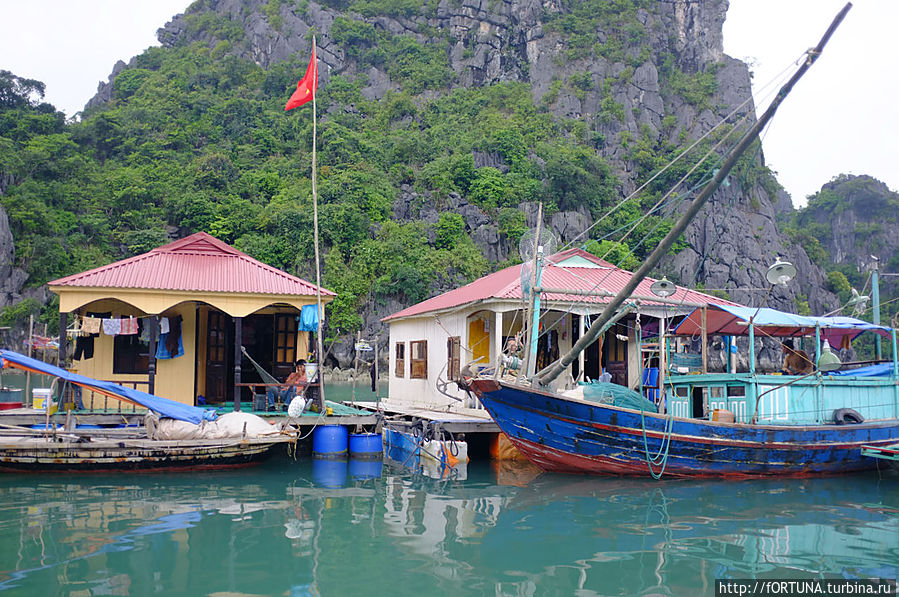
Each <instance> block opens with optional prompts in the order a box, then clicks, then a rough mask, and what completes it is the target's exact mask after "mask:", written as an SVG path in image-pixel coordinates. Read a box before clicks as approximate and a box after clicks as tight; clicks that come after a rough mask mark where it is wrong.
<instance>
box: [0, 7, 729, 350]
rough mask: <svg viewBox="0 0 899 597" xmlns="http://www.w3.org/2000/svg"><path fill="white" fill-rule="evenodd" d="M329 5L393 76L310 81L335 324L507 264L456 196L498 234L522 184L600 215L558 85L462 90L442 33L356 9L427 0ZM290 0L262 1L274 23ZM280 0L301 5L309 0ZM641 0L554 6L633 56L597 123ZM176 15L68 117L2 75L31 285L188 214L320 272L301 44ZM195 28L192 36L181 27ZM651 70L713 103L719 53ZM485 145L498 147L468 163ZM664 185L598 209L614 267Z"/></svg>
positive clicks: (647, 165)
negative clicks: (413, 29)
mask: <svg viewBox="0 0 899 597" xmlns="http://www.w3.org/2000/svg"><path fill="white" fill-rule="evenodd" d="M325 4H326V5H327V6H331V7H332V8H336V9H339V10H345V11H347V12H346V14H347V15H353V16H352V17H351V16H340V17H338V18H336V19H335V20H334V22H333V26H332V27H331V30H330V35H331V38H332V40H333V41H334V43H337V44H338V45H339V46H340V47H343V48H347V50H346V52H347V54H348V59H349V60H351V61H353V63H354V69H353V70H354V72H365V71H366V70H367V69H369V68H370V67H376V68H378V69H381V70H382V71H383V72H386V73H387V74H388V75H389V77H390V79H391V81H393V82H394V83H396V84H398V86H399V90H394V91H388V92H387V94H386V96H385V97H383V98H382V99H380V100H370V99H367V98H366V97H365V96H364V95H363V94H362V87H363V85H364V81H363V79H364V77H363V76H359V77H356V78H352V77H349V76H342V75H340V74H337V75H333V76H331V78H330V80H329V81H328V83H327V84H326V85H323V86H322V87H320V90H319V96H318V110H319V126H318V141H317V142H318V166H319V169H318V183H319V189H318V190H319V202H320V209H321V218H320V223H321V236H322V241H323V250H324V253H325V255H326V257H325V259H324V272H323V275H324V279H323V284H324V285H325V286H326V287H328V288H330V289H332V290H335V291H337V292H338V295H339V298H338V300H336V301H335V302H334V305H333V308H332V310H331V313H330V323H331V327H332V332H334V331H336V330H337V329H338V328H339V329H340V330H341V331H342V332H344V333H346V332H348V331H352V330H355V329H358V328H359V327H360V325H361V324H362V315H361V313H362V312H363V311H364V307H365V305H372V304H374V305H377V304H378V303H379V302H382V301H385V300H387V299H396V300H399V301H400V302H402V303H404V304H410V303H413V302H416V301H420V300H422V299H424V298H426V297H428V296H430V295H431V294H433V292H434V291H435V289H446V288H450V287H454V286H457V285H459V284H463V283H466V282H469V281H471V280H472V279H474V278H476V277H478V276H481V275H483V274H484V273H486V272H488V271H489V270H491V269H493V268H496V267H499V266H500V265H505V263H503V264H499V263H489V262H488V261H487V259H486V258H485V257H484V255H483V254H482V252H481V250H479V249H478V247H476V246H475V244H474V243H473V242H472V240H471V238H470V237H469V235H468V232H470V228H469V227H468V226H469V224H468V223H467V222H466V220H465V218H463V217H462V215H460V214H457V213H454V211H453V207H454V206H455V205H458V204H459V203H460V202H461V203H463V204H464V203H467V204H470V205H474V206H476V207H477V208H479V209H480V210H481V211H482V213H483V215H484V216H485V217H486V218H487V219H488V220H489V222H490V224H492V225H493V226H494V227H495V230H496V231H497V232H498V234H499V236H500V241H499V242H500V244H502V243H506V244H505V246H514V244H515V243H517V241H518V239H519V238H520V237H521V235H522V234H523V233H524V231H525V230H526V228H527V225H526V219H525V215H524V213H523V212H522V211H520V210H519V206H520V205H521V204H522V203H523V202H528V201H540V202H543V203H544V205H545V211H546V213H547V214H550V215H551V214H552V213H554V212H556V211H568V210H580V211H582V212H585V213H587V214H588V215H589V216H590V217H592V218H594V219H595V218H597V217H598V216H599V215H600V214H603V213H604V212H605V211H607V210H608V208H609V207H610V206H612V205H613V204H614V203H615V202H617V201H618V200H619V199H620V196H621V193H620V184H619V181H618V180H616V177H615V176H614V174H613V173H612V171H611V168H610V166H609V164H608V163H607V161H606V160H605V159H604V158H603V157H602V155H601V153H600V152H599V149H600V148H601V147H602V145H603V144H604V143H605V140H604V138H602V135H600V134H598V133H596V132H595V131H591V130H590V127H589V125H586V124H585V123H584V122H583V121H581V120H574V119H565V118H559V117H558V116H554V115H553V114H552V113H551V112H550V111H549V109H548V105H549V104H550V103H551V102H552V101H554V100H553V98H552V90H551V92H550V93H549V94H547V96H545V97H544V98H543V101H541V102H535V101H534V99H533V97H532V95H531V89H530V87H529V86H528V85H527V84H526V83H517V82H505V83H500V84H495V85H489V86H483V87H475V88H465V87H458V86H456V85H455V84H456V82H457V75H456V74H455V72H454V71H453V69H452V68H451V65H450V62H449V59H448V56H449V52H450V40H449V39H448V38H446V37H445V36H444V35H442V34H440V33H439V32H437V33H434V32H431V33H434V34H432V35H422V36H419V37H416V36H414V35H396V34H394V33H391V32H389V31H387V30H385V29H384V28H383V27H375V26H374V25H373V24H371V23H370V22H366V21H365V20H364V17H366V16H372V15H387V16H391V17H398V18H410V17H413V16H415V15H425V16H428V15H432V14H433V13H434V11H435V10H436V3H434V2H428V3H416V2H409V1H407V0H365V1H362V0H355V1H354V0H330V1H328V2H325ZM284 5H285V2H284V1H283V0H270V1H269V2H268V3H267V4H266V5H265V6H264V10H263V12H264V14H265V18H266V19H267V20H268V21H269V23H271V25H272V26H273V27H274V28H275V29H279V27H280V26H281V24H282V20H281V14H282V9H284V8H285V6H284ZM294 5H295V6H296V7H298V8H296V9H295V10H299V11H300V12H302V11H303V10H304V8H303V5H304V3H303V2H298V3H297V2H294V3H291V4H290V6H294ZM651 5H652V2H649V1H648V0H641V2H632V1H630V0H628V1H626V2H625V1H624V0H616V1H615V2H608V1H605V0H604V1H602V2H600V1H593V0H591V1H590V2H585V3H580V4H578V3H574V4H573V5H572V6H571V7H569V9H566V12H565V14H561V13H559V14H558V15H555V16H553V15H548V16H547V22H546V26H547V29H548V30H550V31H557V32H560V33H563V34H564V35H565V39H566V40H567V44H568V54H569V58H578V57H580V56H581V55H584V56H586V55H588V54H590V53H592V55H593V56H601V57H603V58H605V59H608V60H613V61H622V63H623V64H624V65H625V69H624V71H623V72H622V73H621V75H620V76H618V78H617V79H616V80H614V81H613V80H612V79H608V80H606V81H605V82H604V83H603V87H602V92H603V96H604V99H603V100H602V110H601V114H600V117H599V120H600V121H601V120H602V119H603V118H605V119H607V120H608V121H615V122H622V121H623V120H624V117H625V112H624V106H623V105H621V104H620V103H618V102H617V101H615V99H614V98H613V97H612V93H611V85H612V84H613V83H615V84H623V83H626V82H627V80H628V79H629V77H631V76H632V75H633V72H634V68H635V67H636V66H638V65H639V64H641V63H643V62H645V61H646V60H647V59H649V58H650V54H649V49H648V48H647V47H646V46H645V41H646V39H645V38H646V32H645V31H644V30H643V29H642V27H641V26H640V23H639V20H638V19H637V15H638V11H640V10H644V9H650V8H651ZM359 15H361V16H362V17H363V18H362V19H360V18H359ZM185 19H186V21H185V22H186V27H187V35H185V36H183V37H181V38H179V40H178V42H177V43H176V45H175V46H174V47H170V48H150V49H148V50H147V51H146V52H144V53H143V54H141V55H140V56H138V57H136V59H135V61H134V63H133V64H132V65H131V66H129V67H128V68H126V69H124V70H122V71H121V72H120V73H119V74H118V75H117V77H116V79H115V82H114V89H115V92H114V96H113V98H112V100H111V101H110V103H109V104H108V105H106V106H103V107H101V108H95V109H92V110H89V111H87V112H86V113H85V114H84V115H83V117H82V119H81V121H79V122H72V123H66V122H65V121H64V118H63V115H62V114H61V113H59V112H57V111H56V110H55V109H54V108H53V107H52V106H50V105H48V104H45V103H41V102H40V99H41V96H42V91H43V86H42V84H41V83H39V82H37V81H29V80H25V79H21V78H18V77H16V76H15V75H13V74H11V73H6V72H3V73H2V76H0V184H4V183H3V181H7V183H6V184H4V186H3V187H0V202H2V205H3V208H4V209H5V210H6V211H7V213H8V215H9V219H10V226H11V229H12V232H13V236H14V239H15V245H16V256H15V259H16V265H17V266H18V267H21V268H23V269H25V270H26V271H27V272H28V275H29V278H28V285H29V286H32V287H35V286H39V285H42V284H45V283H46V282H47V281H49V280H52V279H54V278H57V277H61V276H64V275H67V274H71V273H74V272H77V271H83V270H86V269H89V268H92V267H96V266H98V265H102V264H105V263H109V262H111V261H114V260H117V259H122V258H125V257H129V256H132V255H135V254H138V253H141V252H144V251H147V250H149V249H151V248H153V247H156V246H159V245H161V244H163V243H165V242H167V241H168V240H169V239H170V238H171V237H173V236H182V235H185V234H188V233H191V232H195V231H200V230H202V231H206V232H209V233H211V234H213V235H214V236H216V237H218V238H220V239H222V240H224V241H226V242H228V243H231V244H233V245H235V246H236V247H238V248H239V249H241V250H243V251H245V252H247V253H248V254H250V255H252V256H254V257H256V258H258V259H260V260H262V261H264V262H266V263H269V264H271V265H273V266H276V267H278V268H281V269H284V270H285V271H288V272H291V273H294V274H297V275H299V276H302V277H304V278H307V279H310V278H313V275H314V271H315V269H314V266H313V263H312V260H313V246H312V238H313V233H312V204H311V180H310V170H311V149H312V146H311V144H312V119H311V109H310V107H308V106H306V107H303V108H300V109H297V110H294V111H292V112H288V113H285V112H284V110H283V106H284V102H285V101H286V99H287V97H288V96H289V95H290V92H291V90H292V89H293V87H294V86H295V85H296V81H297V78H298V77H299V76H300V75H301V74H302V72H304V70H305V67H306V60H308V56H305V57H303V56H296V57H294V59H292V60H290V61H286V62H281V63H278V64H277V65H275V66H273V67H271V68H270V69H268V70H264V69H262V68H261V67H260V66H258V65H257V64H255V63H253V62H250V61H247V60H243V59H240V58H238V57H236V56H235V55H234V54H233V52H231V49H232V47H233V46H234V45H236V44H240V43H243V41H244V40H245V33H244V31H243V29H242V26H241V25H240V24H239V22H238V21H236V20H234V19H232V18H230V17H223V16H221V15H218V14H216V13H215V12H213V11H211V10H208V7H206V5H205V4H204V2H203V1H200V2H197V3H194V5H193V6H192V7H191V8H190V10H189V11H188V14H187V15H186V17H185ZM600 24H601V27H602V31H603V33H602V35H599V34H598V33H597V31H598V27H599V26H600ZM191 36H193V38H194V39H196V38H197V36H201V37H202V38H203V39H205V40H206V41H205V42H203V43H200V42H194V43H191V42H188V41H185V40H187V39H191ZM210 39H211V40H212V41H211V42H210V41H209V40H210ZM422 39H425V40H427V41H421V40H422ZM662 66H663V68H662V71H661V74H662V77H663V84H666V85H668V86H669V87H670V88H671V89H672V90H673V91H674V92H677V93H682V94H683V95H684V96H685V98H686V100H687V101H688V103H692V104H694V105H697V106H700V107H702V106H705V105H706V104H707V100H708V98H709V97H710V96H711V94H712V93H714V91H715V89H714V83H715V79H714V70H710V71H709V72H707V73H699V74H695V75H686V74H684V73H682V72H681V71H680V70H678V69H677V67H676V66H675V65H674V63H673V60H670V59H669V60H667V61H666V62H665V64H664V65H662ZM558 83H559V85H561V84H563V82H562V81H559V82H558ZM568 84H569V85H570V86H571V87H572V88H573V89H576V90H580V91H581V92H583V93H586V92H588V91H591V90H593V88H594V86H595V83H594V82H593V80H592V79H591V76H590V74H589V73H586V72H582V73H580V74H578V75H573V76H572V77H571V78H570V80H569V81H568ZM559 89H560V87H559V86H556V87H555V93H558V90H559ZM669 126H670V123H669ZM650 137H651V136H650V135H649V133H648V132H645V134H643V135H642V136H641V137H640V138H639V139H637V140H635V141H633V142H631V143H630V145H627V141H628V140H627V139H626V138H625V136H624V135H623V134H622V141H623V142H624V143H625V145H627V146H626V147H625V149H626V151H627V152H628V154H629V157H630V159H631V160H632V161H633V163H635V164H636V165H637V168H638V169H639V170H640V172H641V177H643V178H645V177H647V176H648V174H649V173H650V172H651V171H652V170H653V169H655V168H657V167H658V165H659V164H661V163H663V162H664V161H666V160H667V159H668V158H669V157H670V155H671V154H672V152H673V147H672V146H671V145H670V144H660V143H658V142H654V141H652V140H651V138H650ZM477 155H481V156H484V155H486V156H489V158H490V160H489V161H490V162H491V163H492V164H493V165H491V166H480V167H479V166H478V165H477V164H478V163H480V162H476V159H475V156H477ZM675 174H676V173H675V172H674V171H672V174H671V176H674V175H675ZM703 175H704V173H703V172H700V173H698V174H697V176H698V177H702V176H703ZM662 182H669V180H668V179H664V180H660V181H659V183H658V184H656V185H655V186H653V187H651V188H649V189H647V191H646V192H645V193H644V195H643V196H641V197H640V198H638V200H637V201H635V202H633V203H632V204H631V205H630V207H629V208H628V209H627V210H625V211H622V212H621V213H619V214H616V216H615V217H613V218H608V219H606V220H604V221H603V222H602V223H601V224H600V225H599V226H597V227H595V228H594V229H593V230H592V231H591V236H592V238H593V239H595V241H596V242H593V243H592V244H591V248H592V250H595V251H606V250H608V249H613V250H614V254H615V255H618V256H619V257H620V258H621V259H622V260H625V263H624V265H632V264H634V263H638V262H639V260H640V259H641V258H642V257H644V256H645V255H646V254H647V253H648V252H649V251H650V250H651V249H652V248H653V247H654V246H655V245H656V244H657V242H658V240H659V239H660V238H661V237H662V236H663V235H664V234H665V233H666V232H667V230H668V229H669V228H670V225H671V224H670V221H668V220H667V219H666V218H665V217H664V216H663V215H660V214H655V215H652V216H650V217H649V218H647V219H646V220H645V221H644V222H643V223H642V224H641V226H640V227H639V228H638V229H637V230H636V231H634V232H633V233H632V235H631V238H630V240H629V241H628V242H629V243H630V245H629V246H628V245H617V244H615V243H610V242H609V241H608V240H607V238H606V237H607V236H608V235H609V234H610V233H612V232H614V231H619V230H621V229H622V227H623V226H624V224H625V222H626V221H628V220H632V219H634V218H636V217H638V216H639V215H642V214H643V213H644V212H645V211H646V210H648V209H649V208H650V207H651V206H652V205H654V204H655V202H656V201H657V200H658V199H659V197H660V196H661V192H662V191H661V187H660V186H659V185H660V184H661V183H662ZM398 212H401V213H398ZM420 214H421V215H420ZM420 217H422V218H424V219H419V218H420ZM584 240H585V241H586V240H588V239H584ZM513 255H514V251H513ZM32 307H33V305H29V307H28V309H31V308H32ZM16 313H18V311H16ZM13 315H14V314H13V313H12V312H10V314H9V315H8V316H9V317H12V316H13Z"/></svg>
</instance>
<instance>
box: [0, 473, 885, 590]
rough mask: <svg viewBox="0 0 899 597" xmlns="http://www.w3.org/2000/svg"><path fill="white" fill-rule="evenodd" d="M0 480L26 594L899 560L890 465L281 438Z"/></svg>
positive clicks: (634, 574)
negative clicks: (110, 468) (380, 455)
mask: <svg viewBox="0 0 899 597" xmlns="http://www.w3.org/2000/svg"><path fill="white" fill-rule="evenodd" d="M0 498H2V499H0V591H3V590H6V591H10V592H12V593H20V594H29V595H36V594H48V593H53V594H57V595H71V596H75V595H78V596H81V595H98V594H104V595H145V594H157V593H165V594H167V595H168V594H173V595H210V594H216V593H218V594H225V593H227V594H228V595H306V594H308V595H316V594H322V595H343V594H349V593H353V594H356V593H365V594H387V593H389V594H392V595H400V596H404V595H418V594H420V592H421V590H423V588H424V587H428V590H429V592H432V593H436V594H450V593H452V594H454V595H483V594H499V595H537V594H540V595H544V594H560V595H569V594H573V593H576V592H578V591H581V592H583V593H586V594H590V593H592V594H649V593H656V594H673V595H678V594H686V593H692V594H700V593H701V594H711V592H713V591H714V584H713V583H714V579H716V578H722V577H731V578H745V577H753V576H767V577H797V576H800V577H809V576H818V575H821V574H825V575H843V576H847V577H855V576H863V577H867V576H887V577H891V578H895V577H896V576H897V572H899V570H897V564H896V563H897V562H899V483H897V481H896V480H895V479H886V480H884V481H882V482H881V481H878V480H877V479H876V477H872V476H868V475H864V476H852V477H845V478H836V479H815V480H771V481H763V480H753V481H745V482H742V481H741V482H719V481H704V482H696V481H673V482H662V483H658V482H655V481H647V480H630V479H627V480H624V479H595V478H580V477H572V476H560V475H544V474H540V473H539V471H536V470H535V469H533V468H532V467H530V466H529V465H527V464H526V463H502V464H493V465H489V464H475V465H469V466H468V467H467V469H466V470H465V471H463V472H462V473H459V472H456V473H451V472H449V471H440V470H426V468H425V465H424V463H420V462H419V463H411V462H405V463H404V462H402V461H397V460H394V459H391V458H389V457H388V458H385V459H384V460H383V461H381V460H377V461H354V460H352V459H350V460H335V461H328V460H310V461H303V462H294V461H292V460H287V459H286V458H285V459H283V460H280V461H275V462H273V463H269V464H267V465H265V466H263V467H261V468H259V469H247V470H244V471H240V472H230V473H214V474H210V473H204V474H202V475H194V476H184V475H166V474H159V475H140V476H138V475H108V476H98V475H95V476H69V477H62V476H59V477H35V476H17V475H7V476H3V477H0Z"/></svg>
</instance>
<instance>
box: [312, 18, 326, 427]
mask: <svg viewBox="0 0 899 597" xmlns="http://www.w3.org/2000/svg"><path fill="white" fill-rule="evenodd" d="M315 48H316V46H315V36H314V35H313V36H312V53H313V54H314V55H316V56H317V53H316V51H315ZM312 68H314V69H315V71H314V72H315V74H314V75H313V77H312V80H313V86H312V226H313V229H314V231H313V234H314V239H315V298H316V302H317V304H318V307H317V309H318V318H317V319H318V329H317V330H316V332H315V340H316V353H317V355H316V357H317V358H316V361H317V362H318V370H317V375H318V392H319V396H321V407H322V412H324V406H325V384H324V383H323V382H322V377H323V376H322V368H323V367H324V366H325V363H324V361H323V359H324V358H325V351H324V350H323V343H322V320H323V319H324V313H322V274H321V265H320V264H319V258H318V193H317V192H316V184H315V183H316V175H315V170H316V168H315V157H316V156H315V138H316V117H315V92H316V91H318V58H317V57H316V59H315V62H314V64H313V65H312Z"/></svg>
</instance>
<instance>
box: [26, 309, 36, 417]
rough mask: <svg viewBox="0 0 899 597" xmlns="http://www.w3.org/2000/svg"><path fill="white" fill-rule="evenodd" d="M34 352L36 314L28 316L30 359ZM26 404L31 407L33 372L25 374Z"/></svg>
mask: <svg viewBox="0 0 899 597" xmlns="http://www.w3.org/2000/svg"><path fill="white" fill-rule="evenodd" d="M32 350H34V314H33V313H32V314H31V315H29V316H28V357H29V358H30V357H31V355H32ZM25 404H27V405H29V406H31V404H32V398H31V371H26V372H25Z"/></svg>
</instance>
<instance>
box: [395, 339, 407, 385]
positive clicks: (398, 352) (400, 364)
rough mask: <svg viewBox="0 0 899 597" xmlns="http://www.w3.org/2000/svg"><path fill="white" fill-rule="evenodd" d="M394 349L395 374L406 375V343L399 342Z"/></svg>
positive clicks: (398, 375)
mask: <svg viewBox="0 0 899 597" xmlns="http://www.w3.org/2000/svg"><path fill="white" fill-rule="evenodd" d="M394 350H395V352H394V357H395V358H394V360H395V362H396V365H394V368H395V369H394V374H395V375H396V376H397V377H406V343H405V342H397V343H396V344H395V348H394Z"/></svg>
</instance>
